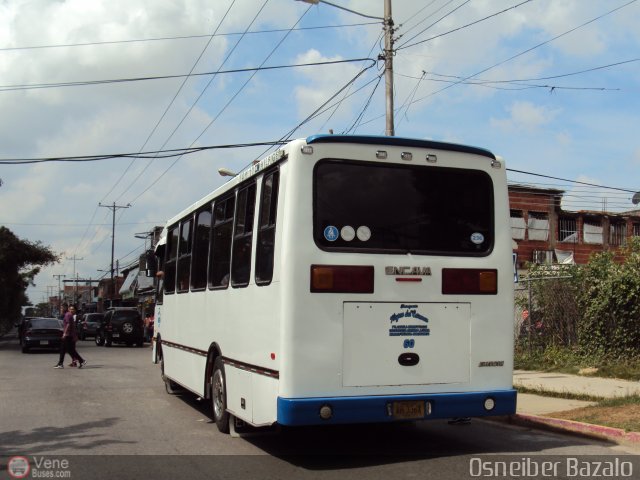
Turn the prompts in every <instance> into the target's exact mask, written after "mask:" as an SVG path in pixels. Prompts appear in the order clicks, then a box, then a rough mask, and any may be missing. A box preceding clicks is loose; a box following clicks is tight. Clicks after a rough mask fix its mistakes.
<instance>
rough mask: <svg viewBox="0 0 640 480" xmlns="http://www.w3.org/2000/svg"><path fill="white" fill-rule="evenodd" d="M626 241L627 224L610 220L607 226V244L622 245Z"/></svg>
mask: <svg viewBox="0 0 640 480" xmlns="http://www.w3.org/2000/svg"><path fill="white" fill-rule="evenodd" d="M626 243H627V224H626V223H624V222H611V225H610V226H609V245H611V246H616V247H622V246H624V245H626Z"/></svg>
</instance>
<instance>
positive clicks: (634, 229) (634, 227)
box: [631, 223, 640, 237]
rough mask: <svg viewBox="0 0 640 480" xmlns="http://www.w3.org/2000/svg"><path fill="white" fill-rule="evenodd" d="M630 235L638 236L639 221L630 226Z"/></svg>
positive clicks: (639, 231)
mask: <svg viewBox="0 0 640 480" xmlns="http://www.w3.org/2000/svg"><path fill="white" fill-rule="evenodd" d="M631 228H632V233H631V234H632V235H633V236H634V237H640V223H634V224H633V225H632V226H631Z"/></svg>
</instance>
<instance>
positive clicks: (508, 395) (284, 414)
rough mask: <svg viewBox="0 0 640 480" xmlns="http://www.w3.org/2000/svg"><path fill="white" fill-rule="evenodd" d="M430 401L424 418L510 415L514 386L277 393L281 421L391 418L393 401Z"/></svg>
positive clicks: (316, 422) (339, 421) (342, 421)
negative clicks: (489, 404)
mask: <svg viewBox="0 0 640 480" xmlns="http://www.w3.org/2000/svg"><path fill="white" fill-rule="evenodd" d="M488 397H491V398H492V399H493V400H494V401H495V408H494V409H493V410H491V411H490V412H488V411H487V410H485V408H484V401H485V399H487V398H488ZM412 400H418V401H423V402H426V401H429V402H431V414H430V415H426V416H425V417H424V419H425V420H430V419H436V418H455V417H484V416H490V415H510V414H513V413H515V412H516V390H514V389H509V390H495V391H486V392H465V393H434V394H420V395H387V396H385V395H381V396H360V397H316V398H282V397H278V423H280V424H281V425H290V426H293V425H324V424H348V423H379V422H393V421H397V419H395V418H393V417H392V416H389V414H388V411H389V407H388V405H390V404H391V403H392V402H406V401H412ZM324 405H329V406H330V407H331V408H332V410H333V416H332V418H331V419H329V420H323V419H321V418H320V415H319V412H320V407H322V406H324Z"/></svg>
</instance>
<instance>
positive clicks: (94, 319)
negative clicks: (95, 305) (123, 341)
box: [78, 313, 104, 340]
mask: <svg viewBox="0 0 640 480" xmlns="http://www.w3.org/2000/svg"><path fill="white" fill-rule="evenodd" d="M103 319H104V314H102V313H85V314H84V315H83V316H82V320H81V321H80V324H79V325H78V338H79V339H80V340H85V339H86V338H87V337H95V336H96V335H97V332H98V329H99V328H100V324H101V323H102V320H103Z"/></svg>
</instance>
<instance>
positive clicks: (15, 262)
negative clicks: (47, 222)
mask: <svg viewBox="0 0 640 480" xmlns="http://www.w3.org/2000/svg"><path fill="white" fill-rule="evenodd" d="M58 260H59V257H58V255H57V254H56V253H54V252H53V251H52V250H51V249H50V248H49V247H47V246H43V245H42V243H41V242H39V241H38V242H30V241H29V240H21V239H19V238H18V237H17V236H16V235H15V234H14V233H13V232H12V231H11V230H9V229H8V228H6V227H2V226H0V332H4V331H7V330H8V329H9V328H11V325H12V324H13V322H14V321H15V320H17V319H18V318H19V317H20V311H21V308H22V306H23V305H27V304H28V303H29V299H28V298H27V295H26V290H27V287H28V286H29V285H34V283H33V279H34V278H35V276H36V275H37V274H38V273H39V272H40V267H41V266H44V265H49V264H52V263H56V262H57V261H58Z"/></svg>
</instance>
